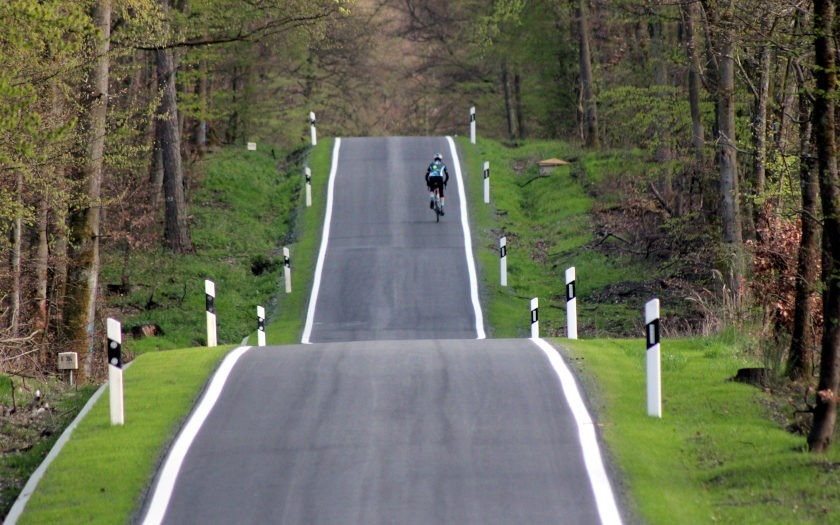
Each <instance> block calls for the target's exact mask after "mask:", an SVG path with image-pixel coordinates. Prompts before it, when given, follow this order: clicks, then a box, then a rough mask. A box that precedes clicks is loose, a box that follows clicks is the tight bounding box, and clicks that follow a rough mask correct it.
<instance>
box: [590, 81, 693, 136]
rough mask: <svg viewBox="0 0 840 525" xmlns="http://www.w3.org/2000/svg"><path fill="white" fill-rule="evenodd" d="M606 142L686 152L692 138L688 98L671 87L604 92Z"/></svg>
mask: <svg viewBox="0 0 840 525" xmlns="http://www.w3.org/2000/svg"><path fill="white" fill-rule="evenodd" d="M599 109H600V117H601V119H602V125H603V129H604V132H603V135H602V140H603V141H604V142H605V143H606V144H608V145H610V146H612V147H619V148H626V147H642V148H645V149H647V150H649V151H656V150H657V149H659V148H670V149H672V150H678V149H685V148H686V147H687V146H688V142H687V141H688V140H689V139H690V137H691V114H690V112H689V107H688V99H686V98H685V97H684V96H683V94H682V93H681V92H680V91H679V90H678V89H677V88H673V87H668V86H653V87H649V88H639V87H633V86H620V87H616V88H612V89H604V90H603V91H602V92H601V94H600V97H599Z"/></svg>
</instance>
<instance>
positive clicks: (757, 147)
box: [744, 16, 772, 239]
mask: <svg viewBox="0 0 840 525" xmlns="http://www.w3.org/2000/svg"><path fill="white" fill-rule="evenodd" d="M761 27H762V29H765V28H766V29H767V31H768V34H772V30H771V28H769V27H767V18H766V16H762V17H761ZM770 57H771V50H770V45H769V44H766V43H765V44H763V45H762V46H761V48H760V50H759V58H758V69H759V71H758V77H759V79H758V85H757V86H755V91H754V93H753V95H754V100H753V121H752V145H753V156H752V157H753V159H752V160H753V162H752V177H751V180H750V181H749V183H748V184H747V193H748V194H747V198H746V199H745V200H744V216H745V217H746V219H745V223H746V224H745V225H744V227H745V230H746V232H747V237H748V238H750V239H755V237H756V231H755V223H756V221H757V220H758V210H759V206H757V203H758V202H759V199H760V198H761V196H762V195H764V187H765V180H766V165H767V98H768V96H769V92H770Z"/></svg>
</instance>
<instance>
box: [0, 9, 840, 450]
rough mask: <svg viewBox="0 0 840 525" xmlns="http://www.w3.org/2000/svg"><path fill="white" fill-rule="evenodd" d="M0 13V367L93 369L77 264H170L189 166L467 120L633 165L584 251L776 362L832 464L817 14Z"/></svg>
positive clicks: (827, 84) (837, 213) (826, 17)
mask: <svg viewBox="0 0 840 525" xmlns="http://www.w3.org/2000/svg"><path fill="white" fill-rule="evenodd" d="M0 21H2V25H3V27H4V34H3V36H2V37H1V38H0V72H2V74H0V229H2V233H3V234H2V235H0V254H2V257H0V373H3V374H22V373H43V374H49V373H52V372H54V368H55V361H56V357H55V356H56V353H57V352H60V351H76V352H78V353H79V356H80V370H79V374H80V377H79V379H80V380H81V381H85V380H86V379H90V380H93V379H95V378H97V377H98V375H99V374H102V373H103V370H102V369H101V368H102V364H101V363H99V362H98V361H96V360H95V359H94V356H95V355H97V354H98V353H99V352H100V350H99V349H98V348H99V342H100V341H101V340H102V333H103V330H104V318H103V315H102V301H103V292H102V282H101V281H100V280H99V273H100V252H101V251H102V250H104V249H107V248H109V247H110V248H114V247H120V248H121V249H124V250H126V251H131V250H164V251H169V252H173V253H189V252H190V251H191V250H193V246H192V242H191V235H190V212H189V203H190V197H191V194H190V190H191V187H193V184H194V180H193V178H194V176H195V171H194V166H195V165H196V163H197V162H198V161H199V159H201V158H202V157H203V156H204V155H207V154H208V153H209V152H212V151H215V150H218V149H219V148H221V147H223V146H226V145H231V144H245V143H246V142H248V141H252V140H260V141H265V142H268V143H271V144H274V145H275V147H276V148H277V149H278V151H281V152H284V153H281V155H285V154H287V153H289V152H294V151H297V150H300V149H302V148H305V147H306V145H307V144H308V138H309V125H310V122H309V112H310V111H312V112H314V113H315V114H316V115H317V129H318V132H319V134H321V135H324V136H368V135H442V134H463V133H465V130H466V124H465V122H466V121H467V118H468V112H469V108H470V107H476V108H477V115H478V117H477V120H478V123H479V130H480V133H481V134H482V135H483V136H487V137H491V138H494V139H498V140H500V141H502V142H503V143H504V144H506V145H508V146H509V147H511V148H515V147H516V146H517V145H518V144H520V143H522V142H523V141H526V140H531V139H557V140H565V141H570V142H576V143H580V144H581V145H583V146H584V147H585V148H587V149H588V150H599V151H604V152H605V154H608V153H609V152H613V151H622V150H633V151H637V152H641V153H642V154H643V155H644V156H646V157H647V158H649V159H650V160H651V161H652V163H651V165H653V166H655V168H654V169H651V170H649V171H647V172H644V173H637V174H633V177H632V179H630V180H628V181H627V183H626V184H627V187H626V189H625V191H624V195H625V200H624V202H622V203H621V206H620V207H619V209H617V210H604V215H603V217H604V221H603V223H602V225H601V226H602V227H603V232H602V235H603V236H604V237H606V236H612V237H614V238H617V239H621V240H622V246H624V247H625V248H624V249H625V250H626V252H627V253H631V254H637V256H638V257H644V258H647V259H650V260H651V261H652V262H654V263H656V264H658V265H660V266H662V267H667V268H669V272H670V275H671V276H673V277H674V278H679V279H681V280H683V281H686V282H689V283H691V285H692V286H693V287H694V288H695V289H696V290H698V294H702V298H703V301H704V304H705V305H707V310H708V312H709V316H712V317H714V318H715V319H716V320H719V321H720V322H721V323H723V324H739V326H741V327H749V329H751V330H754V331H755V332H756V334H757V336H758V337H760V338H761V339H762V340H764V341H765V342H766V344H767V345H772V346H775V347H777V348H781V349H782V351H783V355H784V356H785V357H784V362H783V371H782V373H783V374H784V375H785V376H787V377H788V378H789V379H790V380H792V381H799V382H803V383H804V384H807V383H809V382H811V383H813V389H812V396H811V399H812V404H811V405H809V407H810V410H811V411H812V413H813V425H812V428H811V431H810V435H809V437H808V444H809V447H810V448H811V449H812V450H814V451H816V452H822V451H825V450H827V449H828V447H829V446H830V444H831V441H832V436H833V431H834V428H835V421H836V405H837V402H838V399H840V398H838V394H837V392H838V386H840V385H839V384H838V383H840V357H838V347H840V323H837V322H836V321H837V320H838V319H840V275H838V269H837V267H838V265H840V179H838V174H837V159H836V145H835V142H836V129H835V128H836V120H837V110H836V108H835V100H836V84H837V77H836V63H837V57H836V48H837V39H836V36H835V35H834V31H835V29H836V28H837V22H836V18H835V13H834V3H833V2H830V1H826V0H814V1H807V0H797V1H784V2H782V1H775V0H771V1H764V0H762V1H758V0H745V1H740V2H735V1H734V0H670V1H660V0H647V1H629V0H589V1H584V0H576V1H571V0H570V1H560V0H492V1H490V0H488V1H478V0H455V1H449V0H424V1H420V0H355V1H354V0H83V1H74V2H70V1H66V0H16V1H14V2H3V3H2V4H0ZM619 219H620V220H619ZM654 238H655V239H656V240H657V246H658V247H657V248H656V249H652V248H651V239H654ZM699 296H700V295H698V297H699ZM750 317H751V318H753V319H757V321H756V322H755V323H752V324H750V323H744V319H746V318H750ZM686 335H688V334H686Z"/></svg>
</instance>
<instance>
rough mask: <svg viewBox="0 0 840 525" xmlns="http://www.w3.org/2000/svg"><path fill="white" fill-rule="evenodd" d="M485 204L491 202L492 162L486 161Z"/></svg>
mask: <svg viewBox="0 0 840 525" xmlns="http://www.w3.org/2000/svg"><path fill="white" fill-rule="evenodd" d="M484 204H490V162H489V161H486V160H485V161H484Z"/></svg>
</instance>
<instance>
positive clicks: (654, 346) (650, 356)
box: [645, 299, 662, 417]
mask: <svg viewBox="0 0 840 525" xmlns="http://www.w3.org/2000/svg"><path fill="white" fill-rule="evenodd" d="M645 332H646V338H647V352H646V358H645V363H646V368H647V413H648V415H649V416H653V417H662V374H661V370H660V366H661V351H660V348H659V299H651V300H650V301H648V302H647V304H645Z"/></svg>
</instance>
